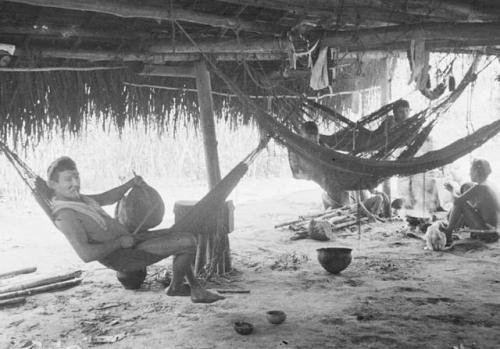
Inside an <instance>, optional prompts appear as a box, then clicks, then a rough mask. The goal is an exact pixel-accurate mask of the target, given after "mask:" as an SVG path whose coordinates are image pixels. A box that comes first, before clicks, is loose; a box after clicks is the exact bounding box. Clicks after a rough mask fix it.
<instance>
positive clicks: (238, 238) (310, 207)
mask: <svg viewBox="0 0 500 349" xmlns="http://www.w3.org/2000/svg"><path fill="white" fill-rule="evenodd" d="M294 183H295V184H294ZM297 183H298V181H294V182H293V183H292V182H290V183H289V189H290V188H291V187H296V189H294V190H288V192H287V193H284V192H283V191H282V190H281V189H283V188H284V185H280V184H279V183H276V182H270V183H268V187H266V188H265V189H266V190H264V191H262V193H263V194H266V195H260V196H259V195H257V194H256V192H257V190H256V188H257V184H255V183H254V184H252V183H244V187H243V189H241V188H240V189H238V190H239V192H237V193H236V194H235V201H236V211H235V220H236V229H235V231H234V232H233V233H231V235H230V241H231V247H232V255H233V264H234V267H235V268H236V270H235V272H233V273H232V274H231V275H229V276H228V277H226V278H218V279H217V280H215V281H216V282H214V283H210V284H209V285H208V287H211V288H241V289H248V290H250V293H249V294H235V295H227V297H226V299H225V300H223V301H220V302H218V303H215V304H211V305H200V304H193V303H191V302H190V301H189V299H187V298H179V297H175V298H171V297H167V296H166V295H165V294H164V293H163V287H162V286H161V284H160V283H158V282H157V281H155V280H154V278H153V277H149V278H148V279H147V282H146V283H145V285H143V288H141V289H140V290H138V291H128V290H125V289H123V288H122V287H121V285H120V284H119V283H118V281H117V280H116V279H115V276H114V272H113V271H110V270H107V269H105V268H104V267H102V266H101V265H99V264H98V263H90V264H83V263H81V262H80V261H79V259H78V258H77V257H76V255H75V253H74V252H73V250H72V249H71V247H70V246H69V244H68V243H67V242H66V241H65V239H64V237H63V236H62V235H61V234H60V233H59V232H58V231H57V230H56V229H55V228H54V227H53V226H52V225H51V223H50V222H49V221H48V219H47V218H46V217H44V216H42V215H40V214H39V211H38V210H37V209H34V210H33V212H32V213H29V212H28V213H27V212H23V213H19V212H18V210H13V209H10V208H9V206H8V205H5V204H4V205H3V206H1V207H0V232H1V234H0V256H1V257H0V258H1V265H0V272H2V271H7V270H11V269H15V268H19V267H23V266H29V265H36V266H38V268H39V270H38V272H37V273H38V274H50V273H56V272H67V271H73V270H76V269H82V270H84V281H83V283H82V284H81V285H79V286H77V287H74V288H71V289H68V290H64V291H59V292H53V293H44V294H39V295H34V296H31V297H29V298H28V300H27V302H26V303H25V304H24V305H22V306H18V307H11V308H3V309H0V348H41V347H43V348H72V349H76V348H88V347H92V346H93V345H92V344H90V343H89V338H90V337H91V336H93V335H94V336H95V335H117V334H123V335H124V338H122V339H120V340H119V341H117V342H116V343H113V344H103V345H100V347H101V348H134V349H135V348H205V349H208V348H242V349H243V348H439V349H442V348H450V349H451V348H460V349H466V348H467V349H468V348H499V347H500V272H499V267H500V258H499V257H500V244H499V243H495V244H490V245H488V246H487V247H482V248H476V249H473V250H470V249H467V248H463V247H460V246H458V247H456V248H454V249H453V250H452V251H450V252H431V251H427V250H424V249H423V247H424V243H423V241H421V240H417V239H412V238H408V237H407V236H406V235H405V232H406V224H405V223H404V222H402V221H399V222H398V221H397V222H391V223H385V224H382V223H377V224H370V225H365V226H364V227H363V230H362V232H361V234H360V235H358V232H357V231H354V232H350V231H345V232H342V233H339V235H338V237H336V239H335V240H334V241H328V242H318V241H313V240H299V241H290V236H291V235H292V233H291V232H290V231H288V230H275V229H274V228H273V226H274V225H275V224H278V223H281V222H284V221H287V220H290V219H294V218H296V217H297V216H298V215H301V214H307V213H314V212H319V210H320V209H321V206H320V201H319V198H320V193H319V191H318V189H316V188H314V187H313V186H308V185H305V186H302V187H300V186H298V187H297ZM299 184H300V183H299ZM259 185H262V184H259ZM301 185H302V184H301ZM242 197H245V198H246V199H245V200H242V199H241V200H240V198H242ZM167 212H171V211H167ZM170 219H171V218H170ZM167 223H169V222H167ZM167 225H168V224H167ZM327 246H349V247H352V248H353V262H352V263H351V265H350V266H349V267H348V268H347V269H346V270H345V271H343V272H342V273H341V274H340V275H332V274H329V273H327V272H326V271H325V270H323V269H322V267H321V266H320V265H319V264H318V262H317V259H316V249H317V248H320V247H327ZM170 264H171V259H167V260H165V261H162V262H160V263H158V264H156V265H154V266H151V267H150V268H149V274H150V275H153V274H154V273H155V272H158V271H160V270H161V269H162V268H165V267H170ZM4 283H5V281H4ZM272 309H281V310H283V311H285V312H286V313H287V316H288V317H287V319H286V321H285V322H284V323H283V324H281V325H271V324H269V323H268V322H267V321H266V317H265V312H266V311H267V310H272ZM241 320H242V321H248V322H251V323H253V324H254V326H255V331H254V333H253V334H251V335H249V336H241V335H239V334H237V333H236V332H235V331H234V330H233V328H232V325H233V323H234V322H235V321H241Z"/></svg>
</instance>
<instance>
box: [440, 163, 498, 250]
mask: <svg viewBox="0 0 500 349" xmlns="http://www.w3.org/2000/svg"><path fill="white" fill-rule="evenodd" d="M490 173H491V167H490V164H489V162H488V161H486V160H481V159H475V160H474V161H472V165H471V169H470V177H471V181H472V182H473V183H472V184H469V185H468V188H467V187H464V186H462V188H463V190H464V192H463V193H462V194H460V195H456V194H455V193H453V187H452V186H451V185H450V184H446V185H445V188H446V189H447V190H448V191H450V192H451V193H452V195H453V197H454V202H453V207H452V209H451V211H450V216H449V223H448V227H447V228H446V240H447V241H446V244H447V245H450V244H451V241H452V239H451V234H452V233H453V231H454V230H455V229H457V228H459V227H462V226H464V225H465V226H467V227H469V228H470V229H477V230H495V229H497V226H498V222H499V216H500V205H499V201H498V197H499V196H498V193H497V192H496V190H495V189H494V188H493V187H492V186H491V185H490V184H489V183H488V182H487V178H488V176H489V175H490ZM476 236H477V238H479V239H482V240H484V241H487V242H494V241H496V240H498V233H497V232H492V233H480V234H479V235H475V234H471V237H473V238H474V237H476Z"/></svg>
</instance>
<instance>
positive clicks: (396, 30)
mask: <svg viewBox="0 0 500 349" xmlns="http://www.w3.org/2000/svg"><path fill="white" fill-rule="evenodd" d="M414 39H424V40H425V41H426V47H427V48H428V49H429V50H435V51H441V52H469V51H472V50H476V49H477V48H478V47H479V48H482V49H483V50H484V51H483V52H486V53H490V54H496V53H497V52H498V51H497V47H496V45H500V4H499V3H498V2H497V1H495V0H477V1H467V0H461V1H447V0H446V1H445V0H441V1H427V0H410V1H408V0H395V1H388V0H333V1H329V0H308V1H303V0H288V1H283V0H252V1H248V0H222V1H221V0H218V1H212V0H172V1H163V0H161V1H160V0H147V1H141V2H140V3H138V2H134V1H130V0H127V1H124V0H111V1H104V0H89V1H80V0H11V1H3V2H0V50H2V47H3V49H5V47H6V46H2V44H4V45H5V44H6V45H13V46H14V47H15V52H14V55H13V57H11V58H12V59H11V61H10V62H9V63H8V64H7V66H6V67H0V137H4V136H5V135H6V134H8V133H11V134H19V133H22V134H24V135H40V134H43V131H44V130H46V129H47V128H52V127H61V128H64V129H67V130H69V131H72V132H78V131H79V130H80V127H81V125H82V123H83V121H84V118H85V117H88V116H90V115H96V116H100V117H107V118H111V120H112V121H113V122H114V123H115V124H116V125H118V126H119V127H121V126H123V125H124V124H125V122H126V121H127V120H137V119H139V118H142V119H144V120H147V121H148V122H154V123H157V124H158V125H159V126H160V129H161V127H162V126H164V125H165V124H166V121H168V120H177V119H179V118H180V117H182V118H183V122H190V121H193V122H195V123H196V122H197V118H198V107H197V97H196V94H195V93H193V91H195V89H196V86H195V82H194V79H191V78H186V77H185V76H183V71H185V70H186V69H189V66H190V64H192V62H195V61H198V60H200V58H202V57H201V56H202V55H201V53H202V52H203V54H204V55H208V56H209V57H210V59H211V60H213V61H215V62H217V65H218V66H219V67H220V68H221V69H223V71H224V72H225V73H226V74H227V75H229V76H230V77H232V78H233V79H235V80H236V81H237V82H238V83H239V84H240V85H241V87H242V88H243V89H244V90H245V91H246V92H247V93H248V94H250V95H254V96H259V98H258V100H259V101H261V102H262V103H267V100H266V99H265V98H260V97H262V96H267V95H271V96H272V95H274V94H287V93H288V94H289V93H290V90H293V91H294V93H306V94H317V92H313V91H311V90H310V89H309V88H308V77H309V70H308V67H307V64H308V57H306V56H301V57H300V58H297V59H296V60H295V59H293V58H294V57H297V56H295V54H296V53H300V52H305V51H307V50H308V49H310V48H311V47H312V46H313V44H314V43H315V42H316V41H318V40H320V45H323V46H329V47H332V48H335V49H336V51H337V52H340V53H341V55H340V56H341V57H342V67H343V68H342V69H340V70H339V72H340V75H339V76H338V77H337V84H336V86H335V88H336V89H337V90H342V89H352V88H354V87H355V88H362V87H363V85H365V86H370V85H374V84H377V83H380V81H379V80H380V76H378V75H377V74H376V73H377V72H378V71H379V69H378V67H377V64H378V63H377V61H373V60H370V59H371V58H374V59H376V60H379V59H380V58H384V57H387V56H393V55H394V53H395V52H396V53H398V52H399V51H401V50H406V49H407V48H408V47H409V42H410V40H414ZM313 54H316V52H313ZM360 54H361V56H362V57H363V61H364V62H365V64H364V65H363V66H362V74H360V72H359V71H360V66H359V62H360V61H361V59H360ZM0 58H1V51H0ZM353 62H354V63H355V64H354V65H353ZM366 62H368V63H366ZM158 66H161V67H162V68H165V67H166V68H168V69H169V70H168V72H167V73H162V74H160V75H163V76H152V74H151V72H152V71H154V70H155V69H157V67H158ZM23 69H25V70H27V71H23ZM140 72H142V73H143V74H138V73H140ZM148 72H149V73H148ZM257 73H258V74H257ZM164 75H169V76H164ZM361 75H362V77H360V76H361ZM259 76H260V77H259ZM353 76H355V77H356V78H357V79H358V80H359V79H361V80H363V82H362V83H359V81H358V82H357V83H356V84H355V86H354V84H353V86H349V84H350V83H352V81H353V79H352V78H353ZM262 77H265V78H262ZM284 81H285V83H283V82H284ZM279 83H281V85H282V86H283V85H284V86H285V87H286V89H281V90H280V89H276V88H275V89H267V88H264V86H265V85H266V86H269V85H273V86H275V87H276V86H278V85H279ZM144 85H147V86H161V87H162V89H159V88H150V87H144ZM212 88H213V90H214V91H215V92H217V93H215V94H214V95H213V96H214V105H215V111H216V114H217V115H219V117H222V116H227V115H228V114H227V113H225V112H227V111H233V112H232V113H230V115H231V117H233V118H239V120H242V121H247V120H248V119H249V118H250V117H251V111H249V112H248V113H245V114H244V115H245V116H242V113H241V112H242V111H246V110H244V108H243V107H242V106H241V104H240V102H239V101H238V99H237V98H235V97H234V96H231V92H230V91H228V88H227V86H225V84H224V83H222V82H221V81H219V80H217V79H215V78H213V80H212ZM341 102H342V100H341V99H339V100H336V101H335V103H338V104H341Z"/></svg>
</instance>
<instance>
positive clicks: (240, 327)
mask: <svg viewBox="0 0 500 349" xmlns="http://www.w3.org/2000/svg"><path fill="white" fill-rule="evenodd" d="M233 327H234V330H235V331H236V332H238V333H239V334H242V335H244V336H246V335H248V334H250V333H252V332H253V325H252V324H251V323H249V322H245V321H236V322H235V323H234V325H233Z"/></svg>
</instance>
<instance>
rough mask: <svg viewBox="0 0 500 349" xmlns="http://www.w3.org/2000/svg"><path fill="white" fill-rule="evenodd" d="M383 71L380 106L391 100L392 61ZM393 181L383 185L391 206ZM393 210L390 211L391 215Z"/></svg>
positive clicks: (387, 62) (385, 64) (385, 59)
mask: <svg viewBox="0 0 500 349" xmlns="http://www.w3.org/2000/svg"><path fill="white" fill-rule="evenodd" d="M382 67H383V71H382V79H380V87H381V90H380V92H381V93H380V105H381V106H382V105H386V104H387V103H389V101H390V100H391V93H392V92H391V80H392V79H389V78H390V76H392V71H391V69H392V59H391V58H384V59H383V63H382ZM391 179H392V178H388V179H386V180H385V181H384V183H383V184H382V191H383V192H384V193H385V194H386V195H387V197H388V198H389V204H390V203H391V202H392V198H391ZM390 212H391V210H389V215H390Z"/></svg>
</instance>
